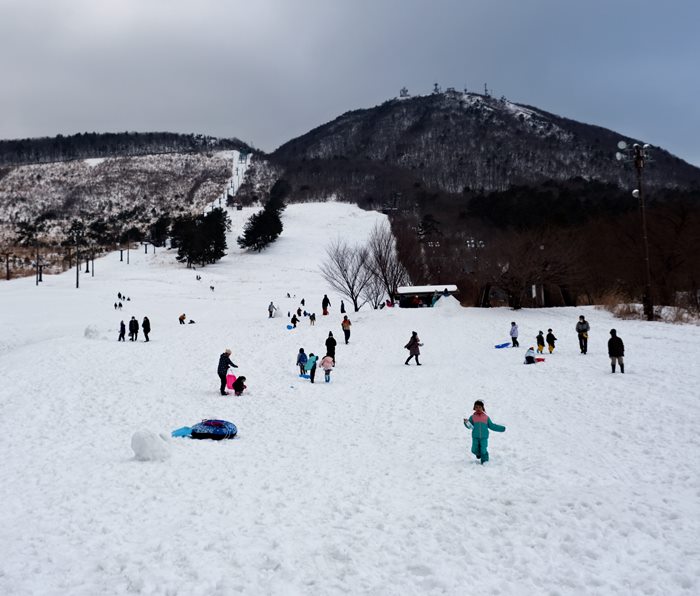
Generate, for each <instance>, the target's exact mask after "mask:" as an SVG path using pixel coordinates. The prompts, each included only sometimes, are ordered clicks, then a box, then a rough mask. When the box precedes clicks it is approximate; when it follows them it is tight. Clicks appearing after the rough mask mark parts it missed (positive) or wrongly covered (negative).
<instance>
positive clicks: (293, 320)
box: [289, 313, 299, 329]
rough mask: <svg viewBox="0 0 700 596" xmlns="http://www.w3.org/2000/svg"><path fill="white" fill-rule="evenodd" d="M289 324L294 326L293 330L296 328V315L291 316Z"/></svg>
mask: <svg viewBox="0 0 700 596" xmlns="http://www.w3.org/2000/svg"><path fill="white" fill-rule="evenodd" d="M289 322H290V323H291V324H292V325H293V326H294V329H296V328H297V323H298V322H299V319H297V315H296V313H295V314H294V315H293V316H292V318H291V320H290V321H289Z"/></svg>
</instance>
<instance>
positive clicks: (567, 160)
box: [267, 90, 700, 198]
mask: <svg viewBox="0 0 700 596" xmlns="http://www.w3.org/2000/svg"><path fill="white" fill-rule="evenodd" d="M620 140H625V141H627V142H628V143H634V142H638V141H637V140H636V139H631V138H630V137H628V136H626V135H621V134H618V133H616V132H614V131H612V130H608V129H605V128H602V127H599V126H594V125H590V124H584V123H581V122H577V121H574V120H570V119H568V118H564V117H561V116H557V115H555V114H551V113H549V112H546V111H544V110H540V109H538V108H535V107H532V106H527V105H521V104H516V103H513V102H510V101H508V100H506V99H505V98H500V99H497V98H494V97H491V96H488V95H481V94H478V93H466V92H465V93H462V92H457V91H454V90H449V91H447V92H444V93H433V94H431V95H427V96H418V97H408V98H400V99H393V100H389V101H387V102H385V103H383V104H381V105H379V106H376V107H373V108H368V109H361V110H353V111H350V112H347V113H345V114H343V115H342V116H339V117H338V118H336V119H335V120H333V121H331V122H328V123H326V124H323V125H321V126H318V127H316V128H314V129H313V130H311V131H309V132H308V133H306V134H304V135H302V136H300V137H298V138H295V139H292V140H291V141H288V142H287V143H285V144H283V145H281V146H280V147H279V148H278V149H276V150H275V151H274V152H273V153H271V154H270V155H269V156H268V158H267V159H268V167H270V168H272V169H273V170H274V171H275V172H276V173H277V174H280V175H282V176H284V177H285V178H286V179H288V180H289V181H290V183H291V184H292V186H293V187H296V188H297V189H301V188H303V187H305V189H306V192H307V195H308V194H309V192H310V193H311V194H314V190H315V186H314V185H317V186H318V185H319V184H318V183H319V179H320V178H322V179H323V183H322V184H321V185H320V186H321V187H322V188H319V190H320V192H322V193H329V192H330V193H331V194H337V195H339V196H344V195H346V194H347V193H351V194H354V195H357V193H358V192H362V189H363V184H366V188H365V190H366V192H367V193H369V194H375V195H376V194H381V193H382V192H383V191H384V190H386V189H384V188H383V186H386V185H382V184H381V183H378V180H379V179H380V178H381V177H382V176H387V177H388V178H390V179H393V180H397V179H398V178H401V177H403V178H406V179H410V181H411V182H412V184H414V185H415V184H421V185H423V186H425V187H426V188H430V189H435V190H440V191H444V192H448V193H462V192H464V191H465V190H474V191H486V192H489V191H502V190H506V189H507V188H509V187H510V186H512V185H522V184H539V183H541V182H543V181H545V180H555V181H564V180H569V179H572V178H579V177H580V178H584V179H587V180H597V181H601V182H604V183H612V184H615V185H617V186H620V187H622V188H630V187H633V184H634V172H633V170H632V168H631V167H625V166H624V164H621V163H620V162H618V161H617V160H616V159H615V152H616V151H617V143H618V141H620ZM652 155H653V160H654V161H653V164H649V165H650V167H648V168H647V170H646V171H645V183H646V185H647V187H648V188H650V189H653V188H681V189H690V188H700V168H697V167H695V166H693V165H691V164H688V163H687V162H685V161H683V160H682V159H680V158H678V157H675V156H673V155H671V154H670V153H669V152H667V151H665V150H663V149H661V148H657V147H653V148H652ZM331 163H332V164H334V166H335V168H336V169H337V170H338V171H339V172H340V173H339V174H333V173H329V172H328V169H329V167H328V166H330V164H331ZM343 172H345V173H343ZM329 177H330V180H329ZM358 181H360V182H359V183H358ZM362 181H364V182H362ZM297 194H298V193H297ZM384 198H386V197H384Z"/></svg>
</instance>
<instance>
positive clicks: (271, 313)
mask: <svg viewBox="0 0 700 596" xmlns="http://www.w3.org/2000/svg"><path fill="white" fill-rule="evenodd" d="M276 310H277V307H276V306H275V303H274V302H270V306H268V307H267V312H268V314H269V317H268V318H270V319H271V318H272V317H274V316H275V311H276Z"/></svg>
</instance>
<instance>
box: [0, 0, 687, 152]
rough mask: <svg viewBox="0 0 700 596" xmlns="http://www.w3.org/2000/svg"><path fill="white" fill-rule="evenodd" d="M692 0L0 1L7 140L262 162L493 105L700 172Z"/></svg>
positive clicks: (0, 124)
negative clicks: (347, 128)
mask: <svg viewBox="0 0 700 596" xmlns="http://www.w3.org/2000/svg"><path fill="white" fill-rule="evenodd" d="M698 22H700V7H696V6H695V4H694V3H693V2H691V1H676V2H673V3H667V4H662V3H656V4H652V3H647V2H639V1H638V0H637V1H632V0H617V1H616V2H610V1H609V0H588V1H586V2H580V1H576V2H575V1H573V0H530V1H528V2H524V1H523V0H461V1H460V0H435V1H434V2H430V3H428V2H418V1H416V0H373V1H372V0H352V1H351V0H248V1H247V2H243V1H241V0H228V1H224V0H220V1H217V0H197V1H196V2H195V1H191V0H119V1H116V0H115V1H111V2H108V1H105V2H95V1H94V0H0V73H2V93H0V138H18V137H26V136H45V135H55V134H57V133H62V134H71V133H75V132H83V131H98V132H99V131H121V130H141V131H146V130H169V131H176V132H202V133H208V134H212V135H217V136H237V137H239V138H241V139H243V140H246V141H248V142H251V143H253V144H254V145H255V146H257V147H260V148H262V149H264V150H272V149H274V148H275V147H277V146H278V145H280V144H281V143H283V142H285V141H287V140H289V139H290V138H292V137H294V136H297V135H299V134H303V133H304V132H306V131H307V130H309V129H311V128H313V127H315V126H318V125H319V124H322V123H324V122H327V121H328V120H331V119H333V118H335V117H336V116H338V115H340V114H341V113H343V112H345V111H347V110H350V109H357V108H362V107H370V106H373V105H376V104H378V103H381V102H382V101H384V100H386V99H388V98H390V97H394V96H396V95H397V94H398V90H399V89H400V88H401V87H402V86H403V85H406V86H407V87H408V88H409V91H410V92H412V93H414V94H422V93H429V92H430V90H431V89H432V84H433V83H434V82H438V83H440V84H441V85H442V86H443V87H447V86H453V87H456V88H458V89H463V88H465V87H466V88H468V89H469V90H474V91H481V90H483V85H484V83H488V85H489V88H491V89H492V90H493V93H494V94H496V95H498V96H500V95H505V96H506V97H508V98H509V99H511V100H513V101H518V102H521V103H527V104H530V105H535V106H538V107H540V108H542V109H546V110H549V111H551V112H554V113H557V114H560V115H562V116H566V117H569V118H573V119H576V120H581V121H584V122H588V123H592V124H598V125H600V126H605V127H607V128H612V129H614V130H617V131H619V132H620V133H621V134H626V135H630V136H634V137H638V138H642V139H644V140H645V141H647V142H649V143H652V144H653V145H659V146H662V147H664V148H666V149H668V150H669V151H671V152H672V153H675V154H676V155H678V156H680V157H682V158H684V159H686V160H688V161H690V162H692V163H695V164H696V165H700V148H699V146H698V143H697V140H696V135H697V131H700V105H699V104H698V102H697V101H696V98H697V97H698V96H699V95H700V77H698V76H697V74H696V71H697V64H696V63H697V57H698V56H700V51H699V50H700V41H699V40H698V36H697V35H696V30H695V29H696V27H697V23H698Z"/></svg>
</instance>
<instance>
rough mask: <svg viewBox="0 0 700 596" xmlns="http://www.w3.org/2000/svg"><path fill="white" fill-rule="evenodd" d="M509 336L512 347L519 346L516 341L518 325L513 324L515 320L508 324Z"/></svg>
mask: <svg viewBox="0 0 700 596" xmlns="http://www.w3.org/2000/svg"><path fill="white" fill-rule="evenodd" d="M510 338H511V339H512V340H513V347H514V348H517V347H518V346H520V344H519V343H518V326H517V325H516V324H515V321H513V322H512V323H511V324H510Z"/></svg>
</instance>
